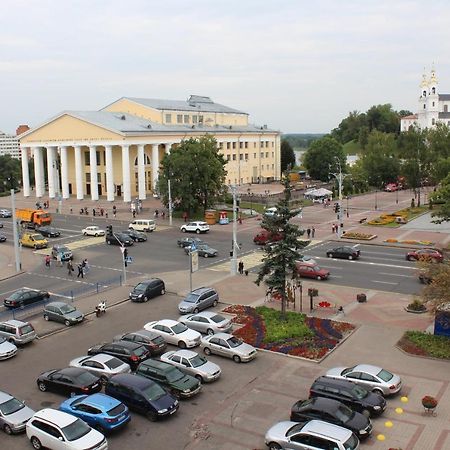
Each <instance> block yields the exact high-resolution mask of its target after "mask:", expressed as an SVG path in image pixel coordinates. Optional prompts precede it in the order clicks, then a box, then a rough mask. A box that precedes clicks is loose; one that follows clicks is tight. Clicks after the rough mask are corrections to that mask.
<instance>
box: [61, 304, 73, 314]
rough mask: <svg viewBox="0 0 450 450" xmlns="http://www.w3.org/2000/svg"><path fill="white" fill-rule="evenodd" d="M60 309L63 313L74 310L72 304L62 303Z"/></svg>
mask: <svg viewBox="0 0 450 450" xmlns="http://www.w3.org/2000/svg"><path fill="white" fill-rule="evenodd" d="M60 309H61V312H62V313H63V314H69V313H72V312H74V311H76V309H75V308H74V307H73V306H72V305H63V306H61V308H60Z"/></svg>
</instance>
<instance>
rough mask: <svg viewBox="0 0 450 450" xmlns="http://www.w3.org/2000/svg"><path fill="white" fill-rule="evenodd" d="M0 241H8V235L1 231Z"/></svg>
mask: <svg viewBox="0 0 450 450" xmlns="http://www.w3.org/2000/svg"><path fill="white" fill-rule="evenodd" d="M0 242H6V236H5V235H4V234H3V233H0Z"/></svg>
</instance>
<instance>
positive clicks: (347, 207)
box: [347, 195, 350, 217]
mask: <svg viewBox="0 0 450 450" xmlns="http://www.w3.org/2000/svg"><path fill="white" fill-rule="evenodd" d="M349 198H350V197H349V196H348V195H347V217H349V213H348V200H349Z"/></svg>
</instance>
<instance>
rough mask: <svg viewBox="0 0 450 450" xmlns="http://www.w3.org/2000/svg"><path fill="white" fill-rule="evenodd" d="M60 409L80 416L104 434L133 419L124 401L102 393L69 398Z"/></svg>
mask: <svg viewBox="0 0 450 450" xmlns="http://www.w3.org/2000/svg"><path fill="white" fill-rule="evenodd" d="M59 409H60V410H61V411H64V412H66V413H69V414H72V415H74V416H76V417H79V418H80V419H82V420H84V421H85V422H86V423H87V424H88V425H90V426H91V427H92V428H95V429H96V430H98V431H100V433H103V434H105V433H108V432H110V431H113V430H115V429H117V428H120V427H122V426H124V425H125V424H127V423H128V422H129V421H130V419H131V417H130V412H129V410H128V408H127V407H126V406H125V405H124V404H123V403H122V402H120V401H119V400H116V399H115V398H112V397H110V396H109V395H105V394H100V393H98V394H92V395H76V396H75V397H71V398H68V399H67V400H66V401H64V402H62V403H61V405H60V406H59Z"/></svg>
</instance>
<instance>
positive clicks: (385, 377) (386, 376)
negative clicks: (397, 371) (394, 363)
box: [377, 369, 394, 381]
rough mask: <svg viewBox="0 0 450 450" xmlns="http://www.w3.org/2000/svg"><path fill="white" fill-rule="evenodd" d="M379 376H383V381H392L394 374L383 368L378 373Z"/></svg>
mask: <svg viewBox="0 0 450 450" xmlns="http://www.w3.org/2000/svg"><path fill="white" fill-rule="evenodd" d="M377 377H378V378H381V379H382V380H383V381H390V380H392V378H393V377H394V375H393V374H392V373H391V372H388V371H387V370H384V369H381V370H380V371H379V372H378V373H377Z"/></svg>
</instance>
